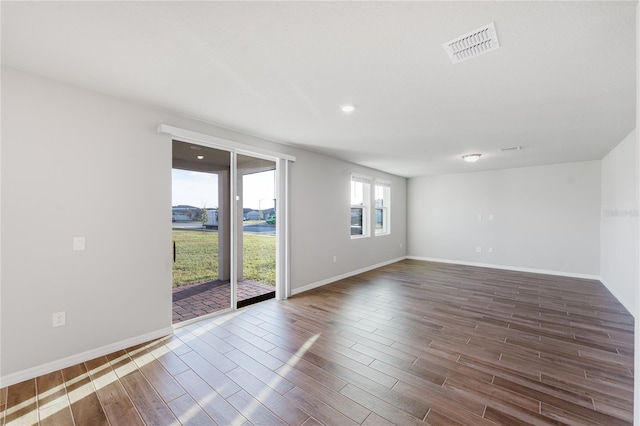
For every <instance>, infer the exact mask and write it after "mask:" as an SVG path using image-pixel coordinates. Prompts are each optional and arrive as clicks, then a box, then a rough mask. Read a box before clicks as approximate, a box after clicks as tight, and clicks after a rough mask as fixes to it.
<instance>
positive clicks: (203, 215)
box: [200, 204, 209, 226]
mask: <svg viewBox="0 0 640 426" xmlns="http://www.w3.org/2000/svg"><path fill="white" fill-rule="evenodd" d="M200 221H201V222H202V225H203V226H204V224H205V223H207V222H209V212H208V211H207V205H206V204H205V205H204V207H202V209H201V210H200Z"/></svg>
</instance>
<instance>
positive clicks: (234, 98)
mask: <svg viewBox="0 0 640 426" xmlns="http://www.w3.org/2000/svg"><path fill="white" fill-rule="evenodd" d="M1 7H2V63H3V66H9V67H13V68H17V69H21V70H25V71H28V72H32V73H36V74H39V75H43V76H46V77H50V78H52V79H56V80H61V81H64V82H68V83H71V84H74V85H77V86H80V87H86V88H90V89H91V90H96V91H100V92H104V93H107V94H109V95H114V96H118V97H121V98H126V99H130V100H133V101H135V102H140V103H144V104H148V105H154V106H158V107H162V108H166V109H169V110H172V111H175V112H178V113H180V114H184V115H187V116H190V117H194V118H198V119H201V120H205V121H208V122H212V123H215V124H218V125H221V126H224V127H227V128H233V129H236V130H239V131H242V132H245V133H249V134H253V135H256V136H261V137H264V138H267V139H271V140H274V141H278V142H282V143H285V144H290V145H294V146H298V147H301V148H305V149H310V150H314V151H318V152H323V153H326V154H328V155H331V156H334V157H338V158H342V159H345V160H348V161H352V162H355V163H358V164H362V165H365V166H370V167H374V168H377V169H380V170H384V171H387V172H390V173H394V174H397V175H401V176H407V177H412V176H421V175H432V174H441V173H454V172H464V171H471V170H473V171H476V170H491V169H503V168H510V167H523V166H531V165H540V164H551V163H561V162H570V161H583V160H593V159H600V158H602V157H603V156H604V155H606V153H607V152H608V151H609V150H610V149H611V148H613V147H614V146H615V145H616V144H617V143H619V142H620V141H621V140H622V139H623V138H624V137H625V136H626V135H627V134H628V133H629V132H630V131H631V130H633V129H634V128H635V105H636V101H635V95H636V88H635V85H636V45H635V42H636V35H635V31H636V28H635V8H636V3H635V2H6V1H3V2H2V3H1ZM490 22H495V26H496V29H497V32H498V37H499V39H500V44H501V47H500V49H498V50H496V51H493V52H490V53H488V54H486V55H483V56H481V57H478V58H476V59H472V60H468V61H465V62H463V63H459V64H455V65H454V64H452V63H451V61H450V60H449V59H448V58H447V55H446V53H445V51H444V50H443V48H442V43H444V42H446V41H448V40H450V39H452V38H454V37H457V36H459V35H462V34H464V33H466V32H469V31H472V30H475V29H476V28H478V27H480V26H482V25H485V24H488V23H490ZM345 103H353V104H355V105H356V106H357V108H356V110H355V112H353V113H352V114H350V115H346V114H344V113H342V112H341V111H340V110H339V108H338V107H339V106H340V105H341V104H345ZM515 145H520V146H522V147H523V149H522V150H519V151H513V152H500V151H499V148H504V147H510V146H515ZM470 152H479V153H482V154H483V157H482V158H481V159H480V161H478V162H477V163H474V164H467V163H464V162H463V161H462V160H461V159H460V156H462V155H463V154H466V153H470Z"/></svg>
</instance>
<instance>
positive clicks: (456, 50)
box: [442, 22, 500, 64]
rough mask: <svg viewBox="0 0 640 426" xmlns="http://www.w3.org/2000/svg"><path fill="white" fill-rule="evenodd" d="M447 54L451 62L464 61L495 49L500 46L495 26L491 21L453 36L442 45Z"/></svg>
mask: <svg viewBox="0 0 640 426" xmlns="http://www.w3.org/2000/svg"><path fill="white" fill-rule="evenodd" d="M442 47H444V50H446V51H447V55H449V58H451V62H453V63H454V64H457V63H458V62H462V61H466V60H467V59H471V58H475V57H476V56H480V55H484V54H485V53H488V52H491V51H492V50H496V49H497V48H499V47H500V44H499V43H498V34H497V33H496V27H495V25H494V24H493V22H492V23H490V24H488V25H485V26H484V27H481V28H478V29H477V30H475V31H471V32H469V33H466V34H465V35H462V36H460V37H457V38H454V39H453V40H450V41H448V42H446V43H444V44H443V45H442Z"/></svg>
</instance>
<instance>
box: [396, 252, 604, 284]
mask: <svg viewBox="0 0 640 426" xmlns="http://www.w3.org/2000/svg"><path fill="white" fill-rule="evenodd" d="M407 259H412V260H424V261H427V262H440V263H451V264H455V265H466V266H479V267H481V268H492V269H503V270H506V271H517V272H531V273H534V274H545V275H555V276H559V277H569V278H584V279H587V280H597V281H601V279H600V276H599V275H589V274H578V273H575V272H564V271H552V270H548V269H535V268H522V267H520V266H508V265H494V264H491V263H480V262H465V261H462V260H451V259H437V258H433V257H420V256H407Z"/></svg>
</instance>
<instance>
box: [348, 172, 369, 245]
mask: <svg viewBox="0 0 640 426" xmlns="http://www.w3.org/2000/svg"><path fill="white" fill-rule="evenodd" d="M370 198H371V178H369V177H367V176H360V175H351V238H361V237H368V236H369V229H370V225H369V216H370V213H369V207H370V202H369V200H370Z"/></svg>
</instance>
